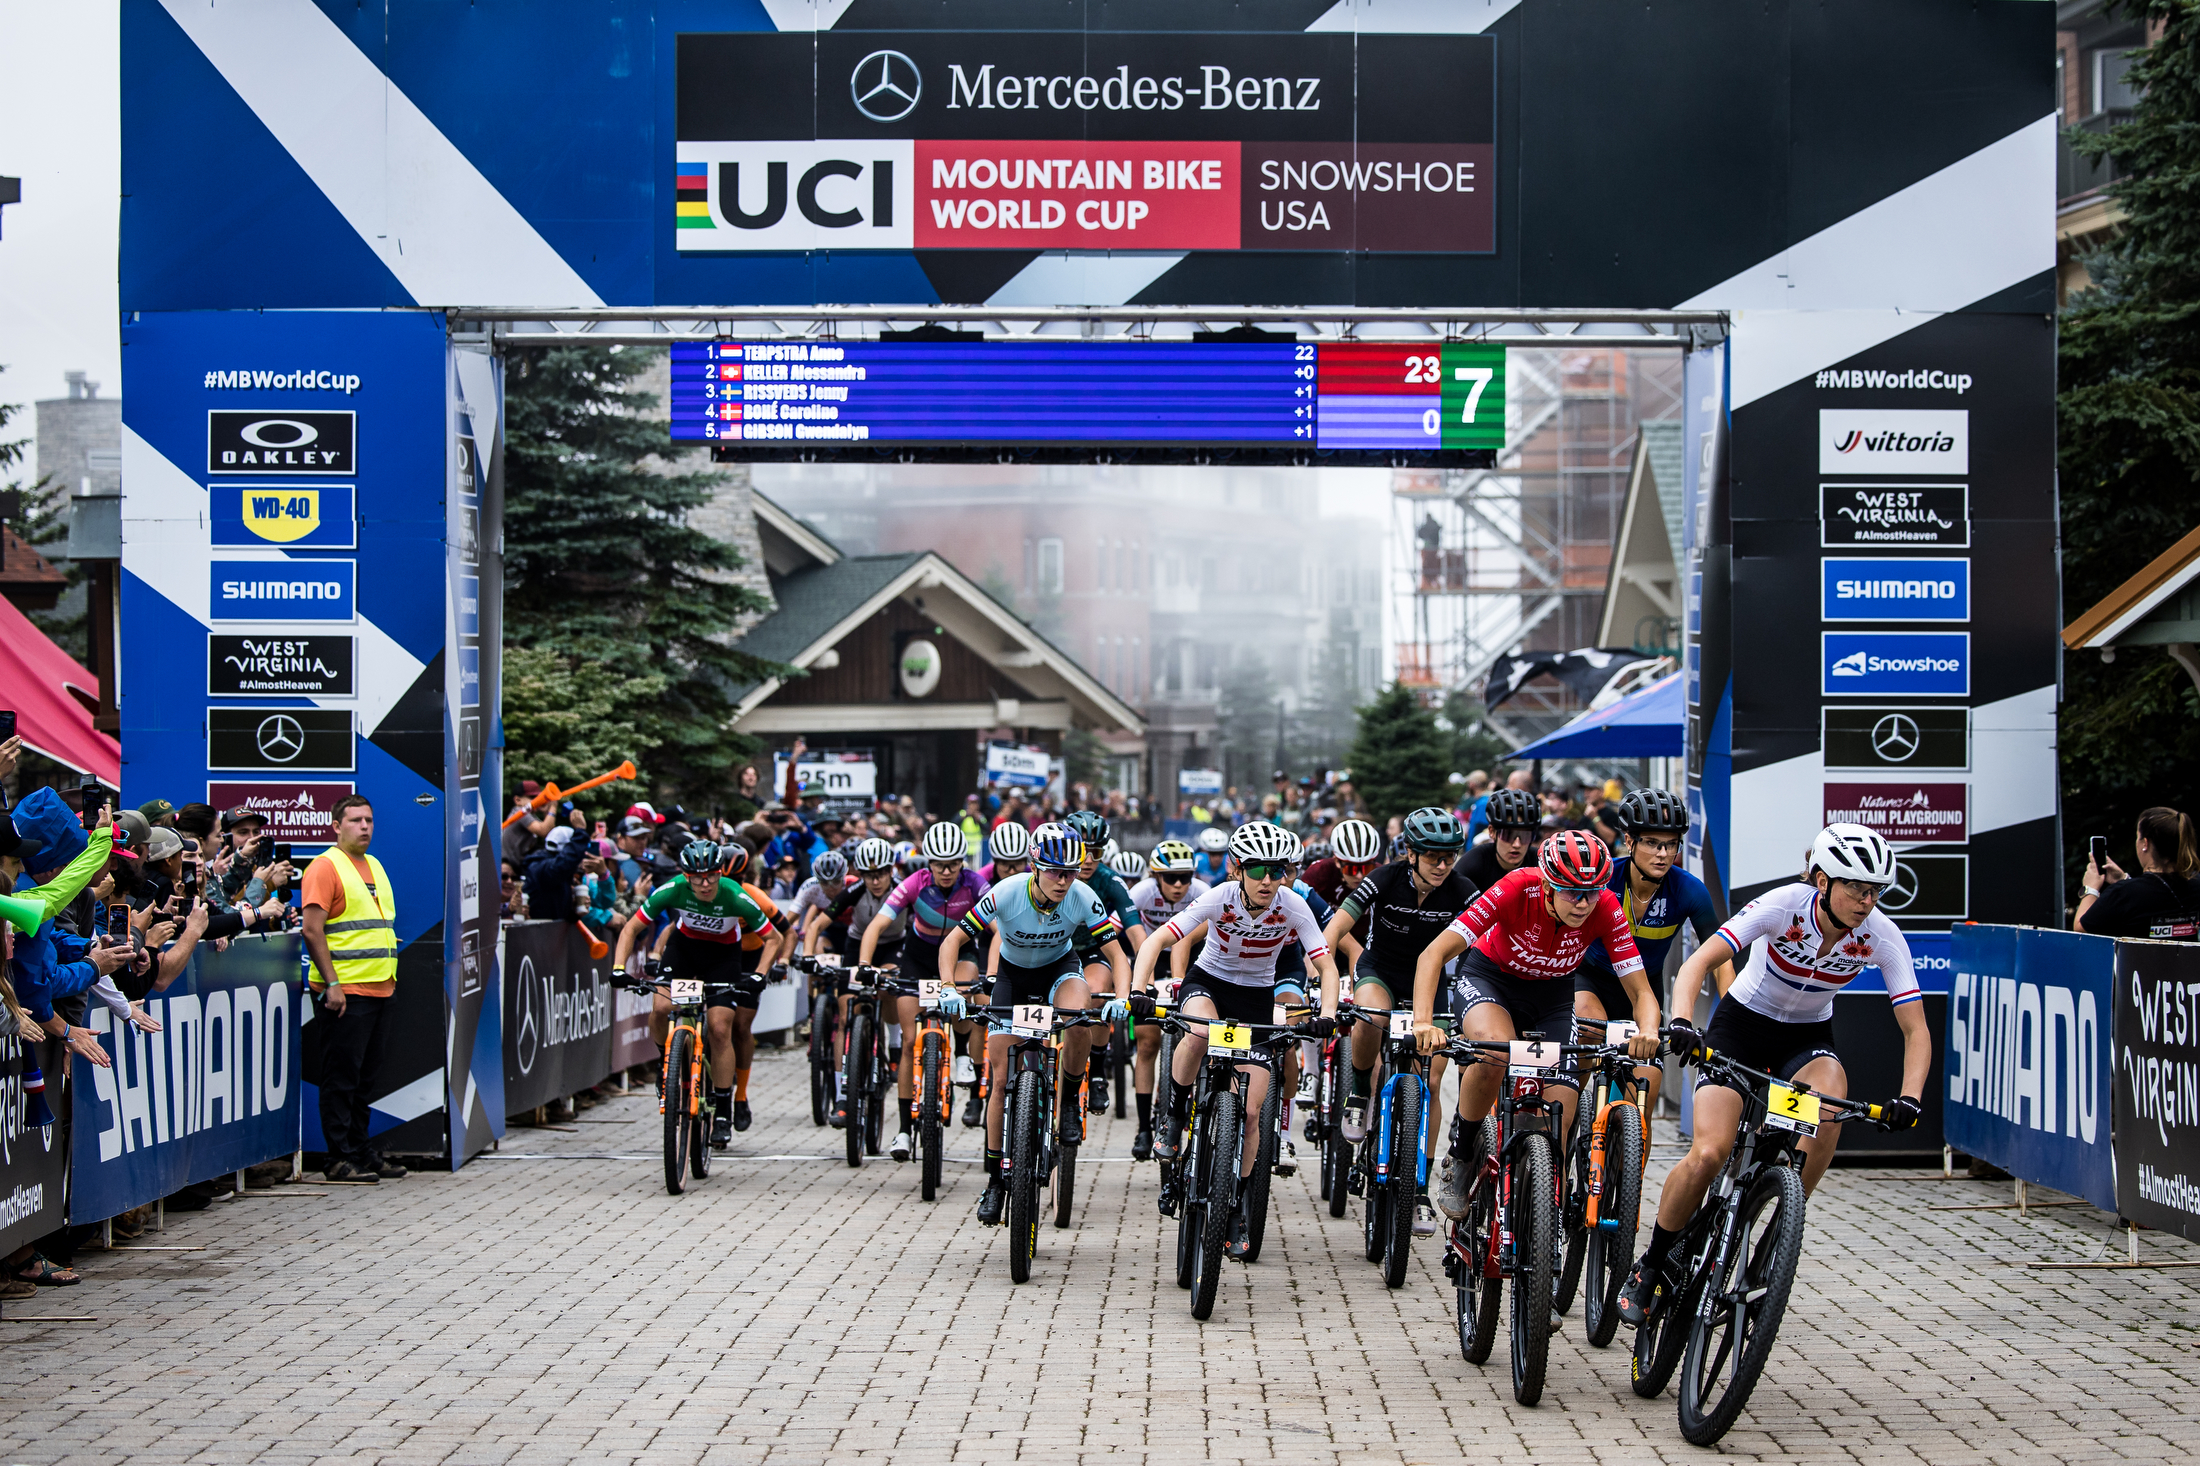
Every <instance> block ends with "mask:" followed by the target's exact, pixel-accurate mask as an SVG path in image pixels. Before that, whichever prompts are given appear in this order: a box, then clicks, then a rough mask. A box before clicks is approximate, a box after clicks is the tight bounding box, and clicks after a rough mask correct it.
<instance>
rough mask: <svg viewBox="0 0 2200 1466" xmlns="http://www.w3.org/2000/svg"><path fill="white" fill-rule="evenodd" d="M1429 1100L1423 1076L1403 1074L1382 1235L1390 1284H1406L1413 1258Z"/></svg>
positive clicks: (1393, 1110) (1393, 1112)
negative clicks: (1424, 1120) (1423, 1127)
mask: <svg viewBox="0 0 2200 1466" xmlns="http://www.w3.org/2000/svg"><path fill="white" fill-rule="evenodd" d="M1427 1104H1428V1097H1427V1095H1425V1094H1423V1093H1422V1091H1421V1079H1420V1076H1419V1075H1416V1074H1401V1075H1399V1076H1398V1089H1397V1092H1396V1094H1395V1095H1394V1096H1393V1098H1392V1100H1391V1105H1390V1184H1389V1187H1388V1190H1389V1192H1390V1204H1389V1206H1388V1208H1387V1211H1388V1213H1389V1215H1388V1216H1386V1217H1385V1218H1384V1221H1385V1222H1386V1223H1387V1225H1386V1227H1385V1229H1384V1233H1383V1239H1382V1241H1383V1256H1382V1263H1383V1286H1384V1287H1386V1288H1402V1287H1404V1286H1405V1281H1406V1267H1407V1264H1409V1263H1410V1262H1412V1261H1413V1208H1414V1202H1415V1201H1416V1199H1417V1190H1416V1186H1415V1182H1416V1181H1417V1179H1418V1178H1419V1176H1420V1173H1421V1116H1422V1113H1423V1111H1424V1107H1425V1106H1426V1105H1427Z"/></svg>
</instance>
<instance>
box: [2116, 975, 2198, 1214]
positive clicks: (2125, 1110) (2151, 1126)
mask: <svg viewBox="0 0 2200 1466" xmlns="http://www.w3.org/2000/svg"><path fill="white" fill-rule="evenodd" d="M2115 1012H2116V1064H2115V1071H2114V1072H2115V1077H2116V1210H2117V1211H2118V1212H2120V1213H2122V1214H2123V1215H2124V1216H2127V1217H2129V1218H2131V1219H2132V1220H2133V1221H2135V1222H2138V1223H2139V1224H2140V1225H2142V1226H2147V1227H2159V1228H2161V1229H2162V1230H2163V1231H2165V1232H2175V1233H2177V1234H2179V1235H2180V1236H2184V1237H2191V1238H2196V1239H2200V946H2194V945H2192V944H2191V943H2188V942H2146V941H2120V942H2118V943H2116V995H2115Z"/></svg>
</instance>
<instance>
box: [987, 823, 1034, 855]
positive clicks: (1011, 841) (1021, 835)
mask: <svg viewBox="0 0 2200 1466" xmlns="http://www.w3.org/2000/svg"><path fill="white" fill-rule="evenodd" d="M986 838H987V839H988V840H989V841H990V842H991V844H992V847H993V858H994V859H995V860H1022V859H1024V858H1025V857H1027V856H1029V855H1030V854H1031V831H1029V830H1027V829H1025V828H1024V827H1023V826H1022V825H1020V824H1018V823H1017V822H1016V821H1014V820H1004V821H1002V822H1001V823H1000V824H998V825H995V826H994V827H993V833H992V834H991V835H989V836H987V837H986Z"/></svg>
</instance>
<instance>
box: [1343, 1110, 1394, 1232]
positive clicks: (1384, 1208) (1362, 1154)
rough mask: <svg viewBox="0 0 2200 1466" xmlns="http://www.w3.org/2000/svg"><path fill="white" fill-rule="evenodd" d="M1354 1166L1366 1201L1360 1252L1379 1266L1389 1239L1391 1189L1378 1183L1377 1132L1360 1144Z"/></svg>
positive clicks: (1361, 1224)
mask: <svg viewBox="0 0 2200 1466" xmlns="http://www.w3.org/2000/svg"><path fill="white" fill-rule="evenodd" d="M1352 1164H1353V1165H1355V1166H1357V1167H1359V1168H1360V1178H1361V1186H1362V1188H1363V1190H1364V1191H1365V1193H1366V1199H1365V1200H1364V1201H1363V1202H1362V1203H1361V1206H1360V1250H1361V1251H1362V1252H1363V1253H1365V1254H1366V1256H1367V1260H1368V1261H1369V1262H1373V1263H1380V1262H1381V1261H1382V1260H1383V1239H1384V1238H1385V1237H1387V1236H1389V1235H1390V1231H1389V1228H1390V1188H1389V1187H1388V1186H1379V1185H1377V1184H1376V1182H1375V1132H1374V1131H1373V1130H1369V1131H1368V1132H1367V1139H1365V1140H1363V1141H1361V1142H1360V1150H1359V1154H1358V1155H1356V1156H1354V1157H1353V1159H1352Z"/></svg>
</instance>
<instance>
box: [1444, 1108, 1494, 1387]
mask: <svg viewBox="0 0 2200 1466" xmlns="http://www.w3.org/2000/svg"><path fill="white" fill-rule="evenodd" d="M1496 1151H1497V1117H1496V1116H1494V1115H1490V1116H1485V1117H1484V1118H1483V1121H1482V1154H1483V1155H1485V1156H1488V1155H1494V1154H1495V1153H1496ZM1496 1225H1497V1187H1496V1185H1495V1184H1494V1183H1493V1184H1490V1185H1482V1184H1480V1183H1479V1182H1477V1184H1476V1185H1475V1188H1474V1191H1473V1194H1472V1200H1471V1201H1470V1202H1469V1203H1468V1206H1467V1218H1466V1222H1465V1226H1466V1229H1467V1245H1468V1247H1469V1248H1470V1249H1471V1250H1472V1254H1473V1255H1472V1257H1471V1258H1470V1259H1468V1260H1467V1261H1466V1262H1464V1263H1462V1264H1461V1267H1462V1271H1461V1272H1460V1274H1459V1290H1458V1291H1459V1296H1458V1298H1457V1300H1456V1303H1457V1307H1458V1312H1459V1352H1460V1354H1461V1355H1463V1356H1464V1357H1465V1358H1466V1361H1467V1363H1469V1364H1484V1363H1487V1362H1488V1361H1489V1357H1490V1351H1491V1350H1492V1349H1493V1348H1495V1347H1496V1344H1497V1311H1498V1305H1499V1303H1501V1302H1502V1301H1503V1299H1504V1295H1505V1280H1504V1279H1503V1278H1502V1277H1499V1276H1497V1275H1496V1274H1494V1273H1488V1272H1486V1269H1487V1267H1488V1263H1489V1255H1490V1233H1491V1231H1492V1229H1494V1228H1495V1226H1496Z"/></svg>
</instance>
